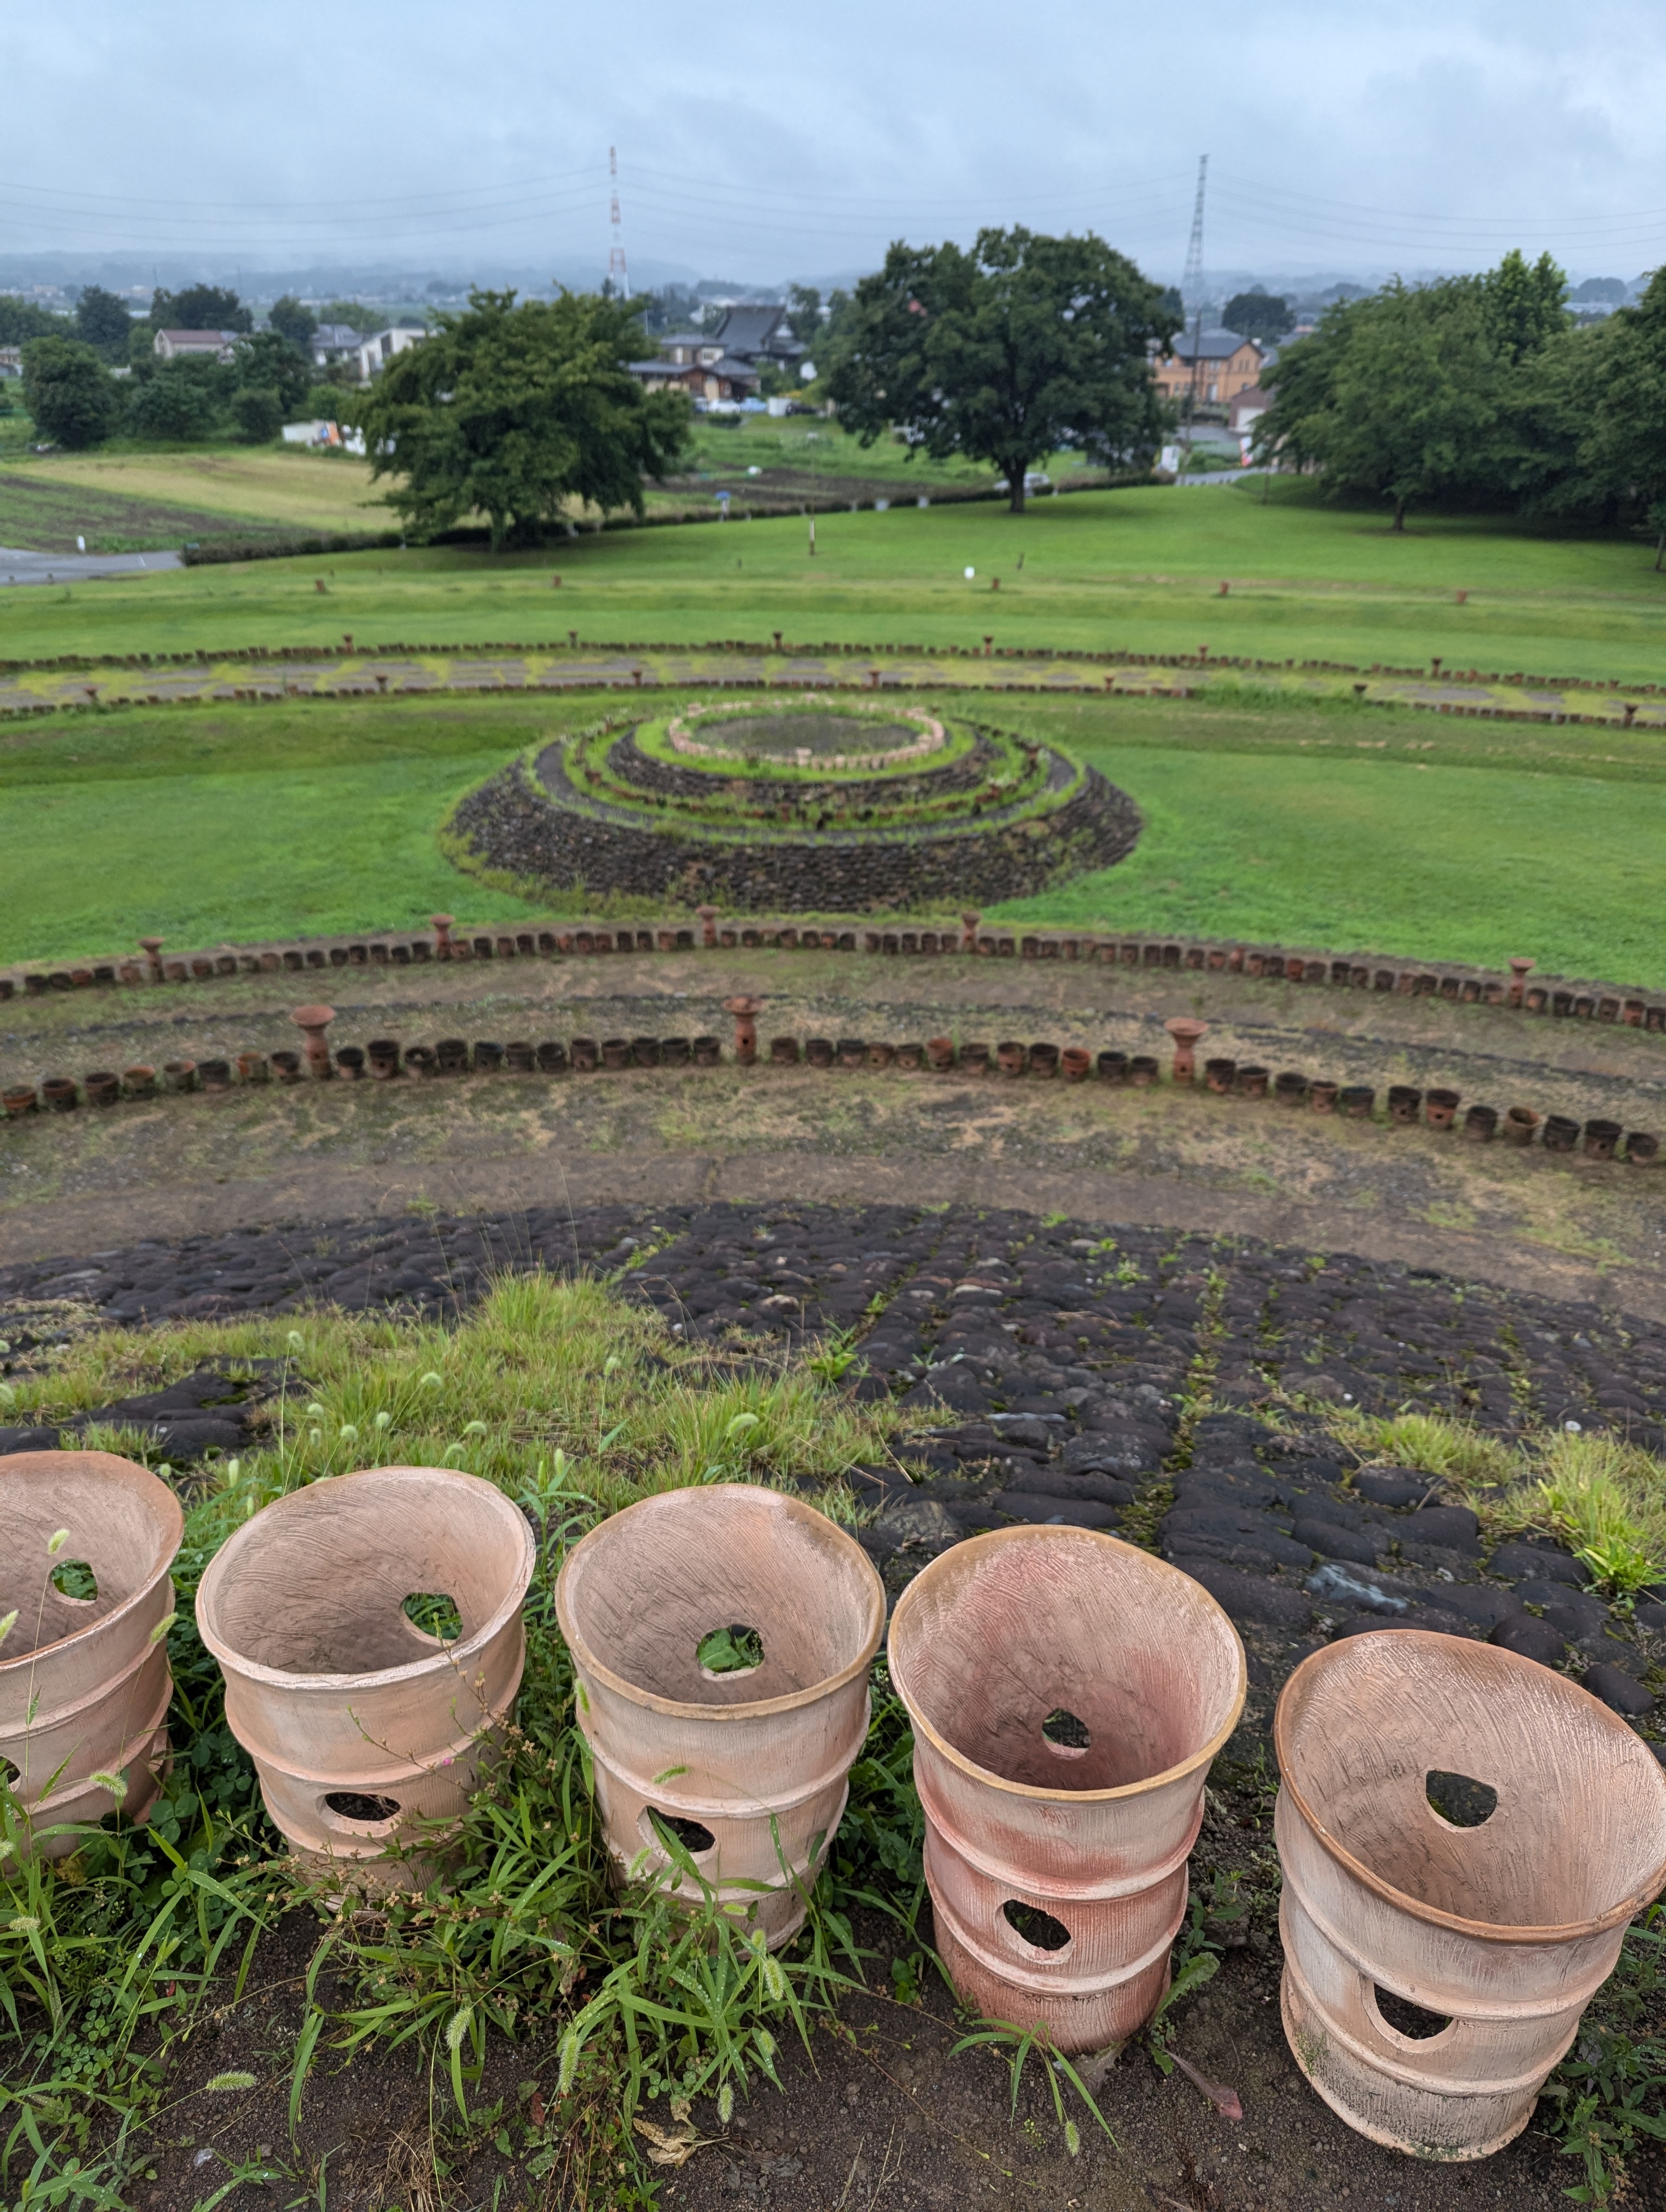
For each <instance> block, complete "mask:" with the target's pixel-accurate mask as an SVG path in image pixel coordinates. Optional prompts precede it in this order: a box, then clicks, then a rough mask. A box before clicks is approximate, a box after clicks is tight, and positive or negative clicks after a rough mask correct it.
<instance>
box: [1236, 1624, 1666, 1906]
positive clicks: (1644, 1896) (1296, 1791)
mask: <svg viewBox="0 0 1666 2212" xmlns="http://www.w3.org/2000/svg"><path fill="white" fill-rule="evenodd" d="M1379 1636H1380V1637H1385V1638H1393V1640H1394V1642H1395V1644H1408V1643H1411V1642H1412V1641H1413V1640H1414V1639H1415V1640H1416V1642H1417V1643H1419V1644H1460V1645H1462V1648H1463V1649H1464V1650H1467V1651H1483V1650H1484V1651H1485V1652H1486V1653H1487V1664H1488V1665H1493V1664H1497V1665H1499V1666H1500V1667H1502V1668H1504V1669H1505V1672H1506V1673H1510V1672H1511V1671H1515V1672H1518V1673H1520V1674H1523V1677H1525V1675H1526V1674H1527V1670H1528V1669H1529V1668H1531V1669H1532V1671H1533V1673H1534V1674H1550V1675H1552V1677H1553V1679H1554V1680H1556V1681H1557V1682H1559V1683H1560V1685H1561V1690H1560V1691H1559V1692H1556V1693H1555V1694H1557V1695H1560V1694H1562V1693H1563V1692H1572V1694H1573V1695H1574V1696H1576V1697H1579V1698H1583V1699H1584V1700H1585V1702H1586V1703H1587V1704H1588V1705H1590V1707H1591V1709H1592V1711H1594V1712H1595V1713H1596V1715H1597V1716H1598V1717H1600V1720H1601V1723H1602V1726H1603V1727H1604V1728H1607V1729H1610V1730H1613V1731H1616V1732H1617V1733H1618V1734H1619V1735H1623V1736H1624V1737H1625V1738H1626V1741H1627V1742H1628V1743H1636V1742H1637V1741H1639V1739H1638V1738H1637V1737H1636V1736H1634V1735H1633V1733H1632V1731H1631V1729H1628V1728H1627V1727H1626V1723H1625V1722H1624V1721H1623V1720H1621V1718H1620V1716H1619V1714H1618V1713H1614V1712H1610V1711H1609V1710H1608V1707H1607V1706H1606V1705H1603V1704H1602V1701H1601V1700H1600V1699H1596V1698H1593V1697H1592V1696H1591V1694H1590V1691H1589V1690H1582V1689H1581V1688H1580V1686H1579V1685H1578V1683H1577V1682H1570V1681H1569V1680H1568V1679H1567V1677H1566V1675H1565V1674H1555V1673H1554V1669H1553V1668H1548V1667H1541V1666H1540V1664H1539V1662H1538V1661H1537V1660H1536V1659H1528V1658H1524V1657H1523V1655H1522V1654H1521V1653H1520V1652H1519V1651H1505V1650H1500V1649H1499V1646H1498V1645H1497V1644H1472V1643H1471V1641H1470V1639H1469V1638H1468V1637H1467V1636H1443V1635H1442V1634H1441V1633H1440V1632H1439V1631H1438V1629H1432V1628H1381V1629H1375V1630H1370V1631H1368V1632H1366V1634H1365V1635H1364V1636H1350V1637H1348V1638H1347V1639H1346V1641H1345V1642H1343V1643H1341V1644H1325V1645H1324V1646H1323V1647H1322V1649H1321V1650H1317V1651H1310V1652H1309V1654H1308V1656H1307V1657H1306V1658H1305V1659H1304V1660H1303V1661H1302V1662H1301V1663H1300V1664H1299V1665H1298V1666H1297V1667H1294V1668H1292V1669H1291V1673H1290V1677H1289V1680H1287V1681H1286V1684H1285V1686H1284V1687H1283V1689H1282V1690H1280V1692H1279V1702H1278V1705H1277V1707H1276V1709H1275V1711H1274V1715H1273V1750H1274V1756H1275V1757H1276V1759H1277V1760H1278V1764H1279V1788H1280V1793H1282V1792H1284V1791H1286V1790H1288V1792H1289V1793H1290V1796H1291V1797H1292V1800H1293V1801H1294V1803H1295V1805H1296V1808H1297V1809H1298V1812H1299V1813H1300V1814H1301V1816H1302V1819H1303V1820H1304V1821H1305V1822H1306V1824H1307V1827H1308V1831H1309V1833H1310V1835H1312V1837H1313V1838H1314V1839H1315V1840H1316V1842H1317V1843H1318V1844H1319V1845H1320V1846H1321V1848H1322V1850H1324V1851H1325V1852H1326V1853H1327V1854H1328V1856H1329V1857H1331V1858H1333V1859H1335V1862H1336V1863H1337V1865H1338V1866H1340V1867H1341V1868H1343V1869H1346V1871H1347V1873H1349V1874H1351V1875H1353V1876H1354V1877H1355V1878H1356V1879H1357V1880H1358V1881H1361V1882H1362V1883H1364V1885H1365V1887H1366V1888H1367V1889H1369V1890H1370V1891H1371V1893H1372V1894H1373V1895H1374V1896H1377V1897H1380V1898H1381V1899H1382V1900H1383V1903H1384V1904H1385V1905H1393V1906H1394V1907H1395V1910H1396V1911H1401V1912H1405V1913H1408V1914H1409V1915H1410V1917H1412V1918H1413V1919H1414V1920H1422V1921H1426V1922H1427V1923H1429V1925H1430V1926H1431V1927H1433V1928H1449V1929H1451V1930H1452V1931H1453V1932H1454V1934H1456V1935H1459V1936H1470V1937H1472V1938H1473V1939H1474V1941H1475V1942H1485V1943H1572V1942H1578V1939H1579V1938H1580V1937H1581V1936H1600V1935H1602V1933H1603V1931H1604V1930H1605V1929H1610V1928H1617V1927H1619V1926H1620V1925H1621V1924H1622V1923H1624V1922H1626V1921H1627V1920H1630V1919H1632V1918H1633V1916H1634V1915H1635V1914H1637V1913H1639V1912H1640V1911H1642V1909H1643V1907H1644V1906H1645V1905H1647V1904H1649V1903H1651V1901H1652V1899H1654V1898H1655V1897H1657V1895H1658V1894H1659V1892H1660V1889H1661V1886H1662V1884H1663V1883H1666V1856H1663V1857H1662V1858H1661V1859H1660V1860H1659V1861H1658V1862H1657V1864H1656V1867H1655V1869H1654V1872H1653V1873H1652V1874H1651V1875H1649V1876H1648V1877H1647V1879H1646V1880H1645V1881H1644V1883H1643V1885H1642V1887H1640V1888H1638V1889H1635V1890H1633V1892H1632V1893H1631V1894H1630V1895H1629V1896H1627V1897H1625V1898H1622V1899H1621V1900H1620V1903H1619V1904H1618V1905H1610V1906H1609V1907H1608V1911H1606V1912H1599V1913H1595V1914H1593V1915H1592V1916H1591V1917H1590V1918H1589V1919H1585V1920H1567V1921H1562V1922H1551V1923H1543V1924H1541V1925H1537V1926H1529V1925H1527V1924H1525V1923H1523V1924H1520V1925H1517V1923H1505V1922H1500V1921H1496V1920H1468V1919H1466V1918H1465V1917H1463V1915H1462V1913H1457V1912H1444V1911H1441V1909H1440V1907H1439V1906H1438V1905H1425V1904H1424V1903H1423V1901H1422V1899H1420V1898H1416V1897H1413V1896H1410V1895H1409V1894H1408V1893H1407V1892H1406V1891H1405V1890H1402V1889H1396V1888H1395V1885H1394V1884H1393V1883H1392V1882H1391V1881H1385V1880H1384V1879H1383V1876H1382V1875H1379V1874H1377V1873H1375V1872H1374V1871H1373V1870H1372V1869H1371V1868H1370V1867H1368V1866H1366V1865H1365V1863H1364V1862H1363V1861H1362V1860H1359V1859H1357V1858H1355V1857H1354V1856H1353V1852H1352V1851H1351V1850H1348V1848H1347V1845H1346V1844H1343V1843H1341V1842H1339V1840H1338V1839H1337V1838H1336V1837H1335V1835H1333V1834H1332V1832H1330V1830H1329V1828H1327V1827H1326V1826H1325V1825H1324V1823H1323V1821H1322V1820H1320V1819H1319V1817H1318V1815H1317V1814H1316V1813H1315V1812H1314V1810H1313V1808H1312V1806H1311V1805H1310V1803H1309V1802H1308V1801H1307V1799H1306V1797H1305V1796H1303V1794H1302V1790H1301V1787H1300V1784H1298V1783H1297V1782H1295V1781H1293V1780H1292V1778H1291V1774H1290V1770H1289V1768H1288V1766H1287V1765H1286V1736H1287V1729H1286V1700H1287V1699H1289V1697H1290V1693H1291V1692H1292V1689H1294V1688H1295V1686H1296V1685H1297V1683H1298V1682H1299V1681H1300V1680H1301V1679H1302V1677H1303V1676H1304V1674H1307V1675H1310V1676H1311V1675H1313V1674H1322V1672H1323V1671H1324V1669H1325V1668H1326V1667H1327V1666H1335V1665H1338V1664H1340V1663H1341V1658H1342V1657H1343V1656H1347V1655H1348V1654H1349V1653H1350V1652H1351V1651H1352V1650H1353V1646H1355V1645H1356V1644H1365V1643H1369V1642H1371V1641H1372V1640H1373V1638H1376V1637H1379ZM1651 1763H1652V1762H1651ZM1656 1773H1657V1776H1658V1777H1659V1779H1660V1784H1661V1788H1662V1790H1663V1792H1666V1773H1663V1772H1662V1771H1661V1770H1660V1769H1659V1768H1658V1767H1657V1768H1656Z"/></svg>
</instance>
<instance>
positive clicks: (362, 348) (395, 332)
mask: <svg viewBox="0 0 1666 2212" xmlns="http://www.w3.org/2000/svg"><path fill="white" fill-rule="evenodd" d="M427 336H428V331H427V328H426V326H425V325H423V324H421V323H396V324H395V325H393V327H392V329H391V330H386V331H377V332H376V333H375V334H374V337H368V338H362V339H361V340H360V342H359V348H358V355H359V374H360V375H361V376H362V378H363V380H364V381H365V382H366V383H367V384H368V383H369V381H370V380H371V378H372V377H373V376H380V374H381V373H382V371H383V370H384V369H385V368H386V367H387V364H388V363H389V362H391V361H392V358H393V356H394V355H395V354H400V353H404V352H406V351H407V350H408V349H410V347H411V346H414V345H421V343H423V339H424V338H425V337H427Z"/></svg>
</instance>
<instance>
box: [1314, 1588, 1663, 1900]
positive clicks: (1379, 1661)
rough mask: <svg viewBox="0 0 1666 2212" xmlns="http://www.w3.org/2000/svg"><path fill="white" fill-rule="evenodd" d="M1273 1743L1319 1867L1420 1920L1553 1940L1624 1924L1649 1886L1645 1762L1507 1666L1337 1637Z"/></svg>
mask: <svg viewBox="0 0 1666 2212" xmlns="http://www.w3.org/2000/svg"><path fill="white" fill-rule="evenodd" d="M1274 1745H1275V1747H1276V1749H1277V1752H1278V1759H1279V1770H1280V1775H1281V1777H1282V1780H1283V1788H1284V1790H1285V1792H1286V1795H1287V1796H1288V1797H1289V1798H1290V1800H1291V1802H1292V1804H1293V1805H1294V1806H1295V1808H1297V1809H1298V1811H1299V1812H1300V1814H1301V1816H1302V1818H1303V1819H1304V1820H1305V1821H1306V1822H1307V1824H1308V1826H1310V1828H1311V1830H1312V1831H1313V1832H1314V1834H1315V1835H1316V1837H1317V1838H1318V1839H1319V1841H1320V1842H1321V1843H1322V1844H1323V1846H1324V1848H1325V1850H1327V1851H1329V1853H1330V1855H1331V1856H1332V1857H1334V1858H1335V1859H1337V1860H1338V1861H1340V1862H1341V1864H1343V1865H1344V1866H1345V1867H1347V1869H1348V1870H1349V1871H1350V1872H1351V1873H1353V1875H1356V1876H1357V1877H1358V1878H1359V1880H1360V1881H1364V1882H1365V1884H1366V1885H1367V1886H1368V1887H1371V1889H1374V1890H1375V1891H1376V1892H1377V1894H1378V1895H1379V1896H1380V1897H1383V1898H1384V1899H1387V1900H1388V1901H1389V1903H1390V1904H1393V1905H1397V1906H1400V1907H1402V1909H1404V1910H1406V1911H1411V1912H1414V1913H1415V1914H1416V1915H1418V1916H1419V1917H1420V1918H1423V1919H1426V1920H1431V1921H1435V1922H1438V1923H1442V1924H1444V1925H1445V1926H1448V1927H1452V1928H1457V1929H1462V1931H1463V1932H1464V1933H1466V1934H1470V1935H1480V1936H1491V1937H1493V1938H1494V1939H1495V1940H1498V1941H1500V1942H1511V1941H1514V1942H1544V1941H1546V1940H1548V1939H1552V1938H1555V1939H1559V1940H1560V1939H1565V1938H1566V1937H1568V1936H1572V1935H1575V1934H1579V1933H1585V1932H1591V1931H1594V1930H1595V1929H1599V1928H1602V1927H1605V1926H1607V1927H1613V1926H1614V1925H1616V1924H1617V1923H1619V1922H1620V1921H1622V1920H1628V1919H1629V1918H1630V1917H1632V1915H1633V1913H1634V1912H1636V1911H1638V1910H1639V1907H1640V1906H1642V1905H1645V1904H1646V1903H1647V1902H1648V1900H1649V1899H1651V1898H1652V1897H1653V1896H1654V1895H1655V1894H1656V1893H1657V1891H1658V1890H1659V1888H1660V1887H1661V1885H1662V1883H1663V1881H1666V1776H1663V1774H1662V1772H1661V1770H1660V1767H1659V1765H1658V1763H1657V1760H1656V1759H1655V1757H1654V1755H1653V1753H1651V1751H1650V1749H1649V1747H1648V1746H1647V1745H1646V1744H1645V1743H1643V1742H1641V1741H1639V1739H1638V1738H1637V1737H1636V1736H1635V1735H1633V1733H1632V1731H1631V1729H1628V1728H1627V1727H1626V1723H1624V1721H1622V1720H1621V1719H1620V1717H1619V1715H1618V1714H1616V1713H1612V1712H1610V1711H1608V1707H1607V1706H1606V1705H1599V1704H1598V1703H1597V1701H1596V1699H1595V1698H1593V1697H1591V1696H1590V1694H1589V1692H1586V1691H1584V1690H1582V1689H1580V1688H1579V1687H1578V1685H1577V1684H1576V1683H1573V1682H1570V1681H1569V1680H1567V1678H1566V1676H1565V1675H1562V1674H1557V1673H1555V1672H1554V1670H1553V1669H1552V1668H1548V1667H1541V1666H1540V1665H1539V1664H1538V1663H1537V1662H1535V1661H1534V1660H1531V1659H1525V1658H1523V1657H1522V1656H1520V1655H1519V1654H1517V1653H1516V1652H1512V1651H1501V1650H1498V1649H1497V1648H1496V1646H1494V1645H1492V1644H1473V1643H1471V1642H1469V1641H1468V1638H1464V1637H1461V1636H1440V1635H1437V1634H1434V1633H1433V1632H1431V1631H1428V1630H1421V1629H1394V1630H1385V1631H1383V1632H1379V1633H1377V1634H1375V1635H1366V1636H1355V1637H1349V1638H1346V1639H1345V1640H1344V1641H1343V1642H1341V1643H1340V1644H1329V1645H1328V1646H1327V1647H1326V1648H1325V1649H1324V1650H1322V1651H1316V1652H1314V1653H1312V1654H1311V1655H1310V1657H1308V1658H1306V1659H1304V1661H1303V1662H1302V1663H1301V1665H1300V1666H1299V1667H1298V1668H1297V1669H1296V1671H1295V1673H1294V1674H1292V1676H1291V1678H1290V1680H1289V1681H1288V1682H1287V1683H1286V1685H1285V1688H1284V1692H1283V1694H1282V1696H1281V1697H1280V1699H1279V1707H1278V1713H1277V1717H1276V1718H1275V1720H1274ZM1442 1808H1444V1809H1442Z"/></svg>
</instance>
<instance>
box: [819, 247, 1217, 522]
mask: <svg viewBox="0 0 1666 2212" xmlns="http://www.w3.org/2000/svg"><path fill="white" fill-rule="evenodd" d="M1176 328H1177V323H1176V320H1175V319H1174V318H1173V317H1172V315H1170V313H1167V312H1166V311H1165V310H1164V306H1163V297H1162V294H1161V292H1160V290H1159V289H1158V287H1157V286H1156V285H1155V284H1152V283H1150V281H1149V280H1148V279H1147V278H1146V277H1145V276H1142V275H1141V274H1140V270H1138V269H1136V268H1135V266H1134V264H1133V262H1131V261H1129V260H1128V259H1126V258H1125V257H1124V256H1123V255H1122V254H1120V253H1118V252H1115V251H1114V250H1113V249H1112V248H1111V247H1110V246H1107V245H1106V244H1105V242H1104V240H1103V239H1100V238H1096V237H1094V236H1093V235H1092V234H1091V233H1090V234H1088V235H1087V236H1086V237H1084V238H1046V237H1043V236H1041V235H1039V234H1037V233H1036V232H1034V231H1030V230H1024V229H1015V230H984V231H980V232H979V234H978V236H977V240H976V244H975V245H974V246H973V247H972V249H971V251H970V252H964V250H963V249H962V248H961V247H960V246H954V245H946V246H905V245H902V244H900V243H899V244H897V245H895V246H892V247H891V251H890V252H889V253H887V254H886V256H885V267H884V268H883V269H882V270H879V272H878V273H877V274H876V275H874V276H864V277H863V278H862V279H861V281H860V283H859V284H858V285H857V286H856V289H855V291H854V294H853V295H852V296H851V298H850V301H849V302H848V305H846V306H842V307H841V308H840V310H839V312H838V313H837V315H836V318H835V319H834V322H833V325H832V328H831V330H830V333H829V338H828V343H826V344H825V345H824V348H823V350H824V352H825V353H826V354H827V356H828V359H827V361H826V363H825V365H824V364H823V363H821V362H818V364H817V365H818V368H823V369H824V383H825V385H826V386H827V389H828V391H829V392H830V396H831V397H832V398H833V399H834V401H835V402H836V404H837V407H838V410H839V415H840V418H841V420H842V422H844V424H845V427H846V428H848V429H851V430H854V431H855V433H856V435H858V436H859V437H860V440H861V441H862V443H863V444H864V445H872V444H873V441H875V440H876V439H877V438H879V437H881V436H883V435H885V433H886V432H887V431H888V430H890V429H891V428H893V427H896V428H901V429H903V430H904V431H905V432H907V434H908V435H909V441H910V444H911V445H912V446H913V447H915V448H916V449H917V450H921V451H923V452H925V453H929V454H930V455H931V456H932V458H933V459H942V458H944V457H945V456H947V455H948V454H951V453H964V454H966V455H968V456H969V457H970V459H974V460H981V461H989V462H993V463H994V465H995V466H996V467H997V468H999V469H1000V470H1001V471H1003V473H1004V474H1005V476H1006V482H1007V485H1008V487H1009V492H1010V497H1011V503H1012V512H1013V513H1015V514H1021V513H1023V512H1024V478H1025V471H1026V470H1027V469H1029V468H1031V466H1032V465H1034V463H1036V462H1037V461H1038V460H1040V459H1043V457H1044V456H1045V455H1046V454H1048V453H1052V452H1054V451H1055V449H1056V448H1057V447H1060V446H1062V445H1067V444H1068V445H1078V446H1080V447H1084V448H1085V450H1086V451H1087V452H1089V453H1091V454H1093V455H1094V456H1095V457H1096V458H1097V459H1103V460H1106V461H1111V460H1121V459H1140V458H1143V457H1144V456H1145V455H1146V453H1149V452H1150V451H1151V449H1152V447H1153V446H1154V445H1155V444H1156V442H1157V440H1158V435H1159V433H1160V431H1161V429H1162V427H1163V410H1162V406H1161V403H1160V401H1159V400H1158V395H1157V390H1156V387H1155V386H1154V384H1153V382H1152V374H1151V367H1150V360H1149V355H1150V350H1151V349H1152V347H1153V346H1161V345H1166V344H1167V343H1169V341H1170V339H1171V338H1172V337H1173V336H1174V332H1175V330H1176Z"/></svg>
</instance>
